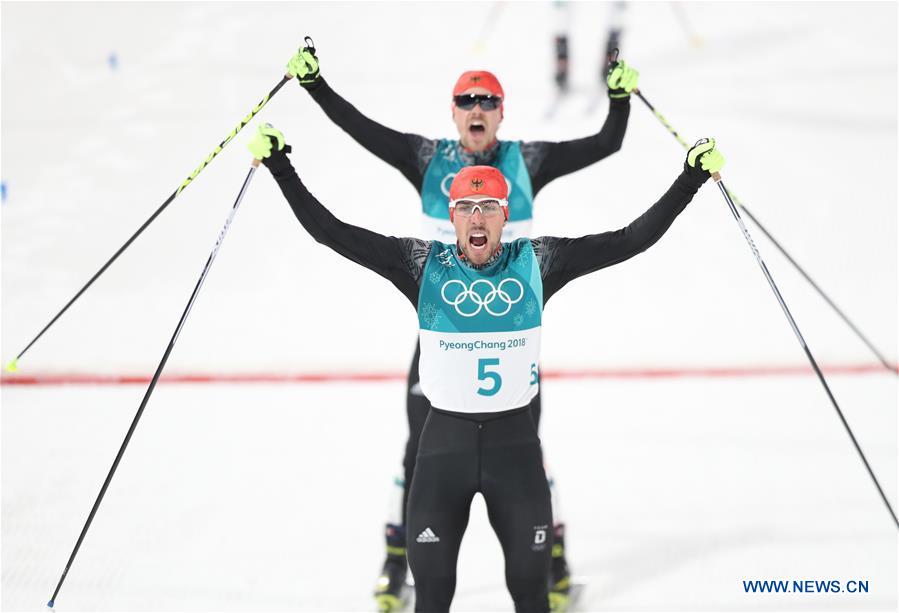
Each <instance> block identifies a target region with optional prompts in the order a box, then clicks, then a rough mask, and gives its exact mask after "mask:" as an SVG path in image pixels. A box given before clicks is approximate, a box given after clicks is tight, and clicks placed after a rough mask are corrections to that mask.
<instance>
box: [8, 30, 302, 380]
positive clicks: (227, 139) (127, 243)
mask: <svg viewBox="0 0 899 613" xmlns="http://www.w3.org/2000/svg"><path fill="white" fill-rule="evenodd" d="M306 41H307V44H309V45H310V47H311V42H312V39H310V38H309V37H306ZM291 78H292V77H291V76H290V75H284V77H283V78H282V79H281V81H280V82H279V83H278V84H277V85H275V87H274V88H273V89H272V90H271V91H270V92H269V93H268V94H266V95H265V97H264V98H263V99H262V100H260V101H259V104H257V105H256V106H254V107H253V109H252V110H251V111H250V112H249V114H248V115H247V116H246V117H244V118H243V119H241V120H240V123H238V124H237V126H236V127H235V128H234V129H233V130H231V133H230V134H228V136H226V137H225V140H223V141H222V142H220V143H219V144H218V146H216V148H215V149H213V150H212V153H210V154H209V155H208V156H207V157H206V159H205V160H203V162H202V163H201V164H200V165H199V166H197V168H196V169H195V170H194V171H193V172H192V173H190V175H188V177H187V178H186V179H185V180H184V181H183V182H182V183H181V185H179V186H178V188H177V189H176V190H175V191H174V192H172V195H171V196H169V197H168V198H167V199H166V201H165V202H163V203H162V204H161V205H160V206H159V208H158V209H156V211H155V212H154V213H153V214H152V215H150V217H149V218H147V220H146V221H145V222H144V223H143V225H142V226H141V227H140V228H138V229H137V232H135V233H134V234H132V235H131V238H129V239H128V240H127V241H125V244H124V245H122V246H121V247H119V250H118V251H116V252H115V253H114V254H112V257H111V258H109V259H108V260H107V261H106V263H105V264H103V266H102V267H101V268H100V270H98V271H97V272H96V273H94V276H93V277H91V278H90V279H89V280H88V282H87V283H85V284H84V287H82V288H81V289H80V290H78V292H77V293H76V294H75V295H74V296H72V298H71V299H70V300H69V301H68V302H67V303H66V304H65V306H64V307H62V309H60V311H59V312H58V313H57V314H56V315H55V316H54V317H53V319H51V320H50V323H48V324H47V325H46V326H44V327H43V329H41V331H40V332H38V333H37V336H35V337H34V338H33V339H31V342H30V343H28V344H27V345H26V346H25V348H24V349H23V350H22V351H20V352H19V355H17V356H16V357H15V359H13V360H12V361H11V362H10V363H9V364H7V366H6V370H7V371H9V372H15V371H16V370H18V362H19V359H20V358H21V357H22V356H23V355H25V352H26V351H28V350H29V349H30V348H31V346H32V345H34V343H35V342H37V339H39V338H40V337H41V336H43V335H44V332H46V331H47V330H48V329H49V328H50V326H52V325H53V324H54V323H56V320H57V319H59V318H60V317H61V316H62V314H63V313H65V312H66V311H68V310H69V307H70V306H72V305H73V304H74V303H75V301H76V300H78V298H80V297H81V294H83V293H84V292H85V291H86V290H87V288H89V287H90V286H91V285H93V283H94V281H96V280H97V279H98V278H99V277H100V275H102V274H103V273H104V272H106V269H107V268H109V266H110V265H111V264H112V263H113V262H115V261H116V260H117V259H118V257H119V256H120V255H122V253H123V252H124V251H125V250H126V249H127V248H128V247H129V246H130V245H131V243H133V242H134V240H135V239H136V238H137V237H138V236H140V235H141V233H143V231H144V230H146V229H147V227H148V226H149V225H150V224H151V223H153V220H155V219H156V218H157V217H158V216H159V214H160V213H162V212H163V211H164V210H165V209H166V207H167V206H169V204H171V203H172V201H173V200H174V199H175V198H176V197H177V196H178V194H180V193H181V192H182V191H184V189H185V188H186V187H187V186H188V185H190V184H191V182H192V181H193V180H194V179H196V178H197V175H199V174H200V172H202V171H203V169H204V168H206V167H207V166H208V165H209V163H210V162H212V160H213V159H215V156H217V155H218V154H219V153H220V152H221V151H222V149H224V148H225V146H226V145H227V144H228V143H230V142H231V141H232V140H233V139H234V137H235V136H237V133H238V132H240V131H241V129H243V127H244V126H245V125H247V124H248V123H249V122H250V121H251V120H252V119H253V117H254V116H255V115H256V113H258V112H259V111H260V110H261V109H262V107H264V106H265V105H266V103H267V102H268V101H269V100H271V98H272V96H274V95H275V94H276V93H278V90H279V89H281V87H282V86H283V85H284V84H285V83H287V82H288V81H289V80H290V79H291Z"/></svg>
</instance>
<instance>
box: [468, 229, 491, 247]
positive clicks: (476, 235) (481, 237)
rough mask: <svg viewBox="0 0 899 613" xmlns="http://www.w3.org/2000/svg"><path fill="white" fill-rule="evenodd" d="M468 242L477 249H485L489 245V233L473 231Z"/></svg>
mask: <svg viewBox="0 0 899 613" xmlns="http://www.w3.org/2000/svg"><path fill="white" fill-rule="evenodd" d="M468 244H470V245H471V246H472V247H474V248H475V249H483V248H484V247H486V246H487V235H486V234H485V233H484V232H472V233H471V235H470V236H469V237H468Z"/></svg>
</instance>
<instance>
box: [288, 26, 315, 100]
mask: <svg viewBox="0 0 899 613" xmlns="http://www.w3.org/2000/svg"><path fill="white" fill-rule="evenodd" d="M287 74H289V75H290V76H292V77H296V78H297V82H298V83H299V84H300V85H302V86H303V87H309V86H311V85H314V84H315V83H317V82H318V80H319V78H320V77H321V74H320V73H319V70H318V58H317V57H316V56H315V46H314V44H313V43H312V39H311V38H309V37H308V36H307V37H306V46H305V47H300V48H299V49H298V50H297V52H296V54H295V55H294V56H293V57H292V58H290V61H289V62H287Z"/></svg>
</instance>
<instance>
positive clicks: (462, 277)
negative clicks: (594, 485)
mask: <svg viewBox="0 0 899 613" xmlns="http://www.w3.org/2000/svg"><path fill="white" fill-rule="evenodd" d="M288 150H289V149H288V148H285V143H284V137H283V135H282V134H281V133H280V132H278V131H277V130H275V129H274V128H272V127H271V126H265V127H260V129H259V132H258V134H257V135H256V136H255V137H254V139H253V140H252V142H251V143H250V151H251V152H252V154H253V155H254V157H256V158H257V159H261V160H262V161H263V163H264V164H265V165H266V166H267V167H268V169H269V170H270V171H271V173H272V175H273V176H274V177H275V180H276V181H277V182H278V185H279V187H280V188H281V191H282V193H283V194H284V196H285V198H286V199H287V201H288V203H289V204H290V207H291V209H292V210H293V212H294V215H296V217H297V219H298V220H299V221H300V223H301V224H302V225H303V227H304V228H305V229H306V231H308V232H309V234H311V235H312V237H313V238H314V239H315V240H316V241H318V242H320V243H322V244H324V245H327V246H328V247H330V248H331V249H333V250H334V251H336V252H337V253H339V254H341V255H343V256H344V257H346V258H348V259H350V260H352V261H354V262H356V263H357V264H360V265H362V266H365V267H366V268H369V269H371V270H373V271H375V272H377V273H378V274H380V275H381V276H383V277H384V278H386V279H388V280H389V281H391V282H392V283H393V284H394V285H395V286H396V287H397V289H399V290H400V291H401V292H402V293H403V294H404V295H405V296H406V297H407V298H408V299H409V301H410V302H411V303H412V305H413V306H414V307H415V308H416V310H417V313H418V322H419V336H420V344H421V357H420V361H419V373H420V382H421V387H422V391H423V392H424V394H425V396H426V397H427V398H428V399H429V400H430V403H431V407H430V408H429V410H428V414H427V419H426V420H425V424H424V427H423V429H422V432H421V439H420V441H419V445H418V455H417V462H416V468H415V472H414V475H413V477H412V481H411V483H410V488H409V497H408V508H407V513H406V528H407V530H408V533H409V535H410V537H412V538H410V539H409V542H408V559H409V564H410V568H411V570H412V574H413V576H414V578H415V599H416V604H415V608H416V610H417V611H428V612H433V611H448V610H449V607H450V604H451V602H452V598H453V593H454V591H455V587H456V559H457V556H458V553H459V546H460V544H461V542H462V536H463V534H464V532H465V528H466V526H467V524H468V514H469V507H470V505H471V500H472V497H473V496H474V494H475V493H477V492H480V493H481V494H482V495H483V497H484V501H485V503H486V505H487V513H488V516H489V519H490V524H491V526H492V527H493V529H494V531H495V532H496V535H497V537H498V538H499V541H500V544H501V546H502V549H503V555H504V557H505V564H506V568H505V575H506V585H507V587H508V589H509V592H510V594H511V596H512V599H513V601H514V603H515V610H516V611H546V610H548V609H549V593H548V591H549V590H548V585H547V582H546V576H547V574H548V572H549V570H550V564H551V550H552V545H553V533H552V526H553V518H552V508H551V502H550V491H549V487H548V483H547V479H546V473H545V471H544V468H543V460H542V452H541V448H540V440H539V439H538V437H537V429H536V423H535V420H534V419H533V417H532V415H531V411H530V409H529V406H530V403H531V401H532V400H533V399H534V397H536V395H537V393H538V390H539V373H538V366H537V365H538V363H539V354H540V326H541V318H542V312H543V307H544V305H545V304H546V302H547V301H548V300H549V298H550V297H552V295H553V294H555V293H556V292H557V291H559V290H560V289H561V288H562V287H563V286H564V285H565V284H566V283H568V282H569V281H571V280H573V279H576V278H578V277H580V276H583V275H585V274H588V273H591V272H594V271H597V270H599V269H601V268H604V267H606V266H611V265H613V264H618V263H620V262H623V261H624V260H627V259H628V258H631V257H633V256H635V255H637V254H638V253H640V252H642V251H644V250H645V249H647V248H648V247H649V246H651V245H652V244H654V243H655V242H656V241H657V240H658V239H659V238H661V236H662V235H663V234H664V233H665V232H666V231H667V229H668V227H669V226H670V225H671V223H672V222H673V221H674V218H675V217H677V215H678V214H680V212H681V211H682V210H683V209H684V208H685V207H686V206H687V204H688V203H689V202H690V200H691V199H692V198H693V196H694V194H695V193H696V192H697V190H698V189H699V187H700V186H701V185H702V184H703V183H704V182H705V181H706V179H708V178H709V174H710V173H711V172H717V171H718V170H720V168H721V166H722V165H723V163H724V159H723V157H722V156H721V154H720V153H719V152H718V151H717V149H715V143H714V141H713V140H708V139H703V140H701V141H699V142H697V144H696V145H695V146H694V147H693V148H692V149H690V151H689V152H688V154H687V160H686V162H685V163H684V169H683V172H681V174H680V175H679V176H678V177H677V179H675V181H674V183H673V184H672V186H671V187H670V188H669V189H668V191H667V192H665V194H664V195H663V196H662V197H661V199H659V201H658V202H656V203H655V204H654V205H653V206H652V207H650V208H649V210H647V211H646V212H645V213H643V215H641V216H640V217H638V218H637V219H636V220H634V221H633V222H631V223H630V224H629V225H628V226H627V227H625V228H622V229H620V230H617V231H614V232H604V233H602V234H592V235H587V236H583V237H581V238H555V237H540V238H536V239H528V238H519V239H516V240H512V241H508V242H502V238H503V233H504V231H505V227H506V225H507V223H508V219H509V216H510V214H511V208H512V207H511V204H510V202H509V197H510V192H509V189H508V184H507V182H506V178H505V177H504V176H503V174H502V173H501V172H500V171H499V170H498V169H497V168H495V167H492V166H469V167H466V168H464V169H462V170H460V171H459V173H458V174H457V175H456V176H455V178H454V179H453V181H452V184H451V185H450V188H449V206H448V212H449V217H450V220H451V221H452V223H453V227H454V229H455V240H454V241H453V242H451V243H444V242H442V241H438V240H431V241H428V240H421V239H416V238H395V237H391V236H382V235H380V234H377V233H375V232H371V231H369V230H366V229H364V228H359V227H356V226H352V225H350V224H347V223H344V222H342V221H340V220H339V219H337V218H336V217H334V215H332V214H331V213H330V212H329V211H328V210H327V209H326V208H325V207H324V206H323V205H322V204H321V203H320V202H318V200H316V199H315V197H314V196H312V194H310V193H309V191H308V190H307V189H306V187H305V186H304V185H303V183H302V182H301V181H300V179H299V177H298V176H297V174H296V171H295V170H294V168H293V166H292V165H291V163H290V160H289V159H288V158H287V155H286V153H287V151H288ZM513 189H514V187H513ZM387 202H388V201H387V200H385V203H387Z"/></svg>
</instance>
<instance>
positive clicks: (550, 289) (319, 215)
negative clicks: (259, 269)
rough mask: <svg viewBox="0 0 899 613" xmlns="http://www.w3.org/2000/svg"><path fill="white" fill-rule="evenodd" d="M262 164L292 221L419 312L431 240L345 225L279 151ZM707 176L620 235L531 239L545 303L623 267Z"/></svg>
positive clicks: (684, 183) (685, 175) (683, 182)
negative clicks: (571, 285) (586, 278)
mask: <svg viewBox="0 0 899 613" xmlns="http://www.w3.org/2000/svg"><path fill="white" fill-rule="evenodd" d="M263 162H264V163H265V165H266V166H267V167H268V168H269V170H271V172H272V175H273V176H274V177H275V180H276V181H277V182H278V186H279V187H280V188H281V191H282V193H283V194H284V196H285V198H286V199H287V202H288V203H289V204H290V208H291V209H292V210H293V212H294V215H296V218H297V219H298V220H299V222H300V223H301V224H302V225H303V227H304V228H305V229H306V231H307V232H309V234H311V235H312V237H313V238H314V239H315V240H316V241H318V242H319V243H322V244H323V245H327V246H328V247H330V248H331V249H333V250H334V251H336V252H337V253H339V254H340V255H342V256H344V257H345V258H347V259H349V260H352V261H353V262H356V263H357V264H360V265H362V266H365V267H366V268H368V269H370V270H373V271H374V272H376V273H378V274H379V275H381V276H382V277H384V278H385V279H388V280H389V281H390V282H391V283H393V284H394V286H396V288H397V289H399V290H400V291H401V292H402V293H403V294H404V295H405V296H406V297H407V298H408V299H409V301H410V302H411V303H412V305H413V306H414V307H416V308H417V307H418V295H419V285H420V283H421V277H422V270H423V268H424V264H425V261H426V260H427V257H428V254H429V252H430V249H431V241H427V240H422V239H418V238H397V237H393V236H384V235H382V234H378V233H376V232H372V231H371V230H366V229H365V228H360V227H358V226H353V225H351V224H348V223H345V222H343V221H341V220H339V219H337V218H336V217H335V216H334V215H333V214H331V212H330V211H328V209H326V208H325V207H324V206H323V205H322V204H321V203H320V202H319V201H318V200H317V199H316V198H315V196H313V195H312V194H311V193H309V190H307V189H306V186H305V185H303V183H302V181H300V178H299V177H298V176H297V173H296V171H295V170H294V168H293V165H292V164H291V163H290V160H289V159H288V158H287V155H286V154H285V152H284V151H276V152H274V153H272V155H271V156H270V157H268V158H266V159H265V160H263ZM708 176H709V175H708V173H706V172H703V171H701V170H694V169H687V168H686V167H685V169H684V171H683V172H682V173H681V174H680V175H679V176H678V177H677V179H675V181H674V183H673V184H672V185H671V187H670V188H668V191H666V192H665V193H664V195H662V197H661V198H660V199H659V200H658V201H657V202H656V203H655V204H653V205H652V206H651V207H650V208H649V209H648V210H647V211H646V212H644V213H643V214H642V215H640V216H639V217H638V218H637V219H635V220H634V221H632V222H631V223H630V224H628V225H627V226H625V227H624V228H621V229H620V230H615V231H612V232H603V233H600V234H589V235H587V236H582V237H579V238H559V237H552V236H543V237H539V238H534V239H531V244H532V245H533V247H534V253H535V255H536V256H537V259H538V264H539V266H540V272H541V278H542V281H543V300H544V304H545V303H546V301H548V300H549V298H550V297H551V296H552V295H553V294H554V293H555V292H557V291H559V290H560V289H561V288H562V287H563V286H565V284H567V283H568V282H569V281H572V280H574V279H576V278H578V277H581V276H583V275H586V274H588V273H591V272H595V271H597V270H599V269H601V268H605V267H607V266H612V265H614V264H618V263H619V262H623V261H625V260H627V259H629V258H631V257H633V256H635V255H637V254H638V253H641V252H643V251H645V250H646V249H648V248H649V247H650V246H652V245H653V244H654V243H655V242H656V241H658V240H659V239H660V238H661V237H662V235H663V234H664V233H665V232H666V231H667V230H668V228H669V227H670V226H671V224H672V223H673V222H674V219H675V218H676V217H677V216H678V215H679V214H680V213H681V211H683V210H684V208H685V207H686V206H687V204H688V203H689V202H690V201H691V200H692V199H693V196H694V195H695V194H696V192H697V190H698V189H699V187H700V186H701V185H702V184H703V183H704V182H705V180H706V179H708Z"/></svg>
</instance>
